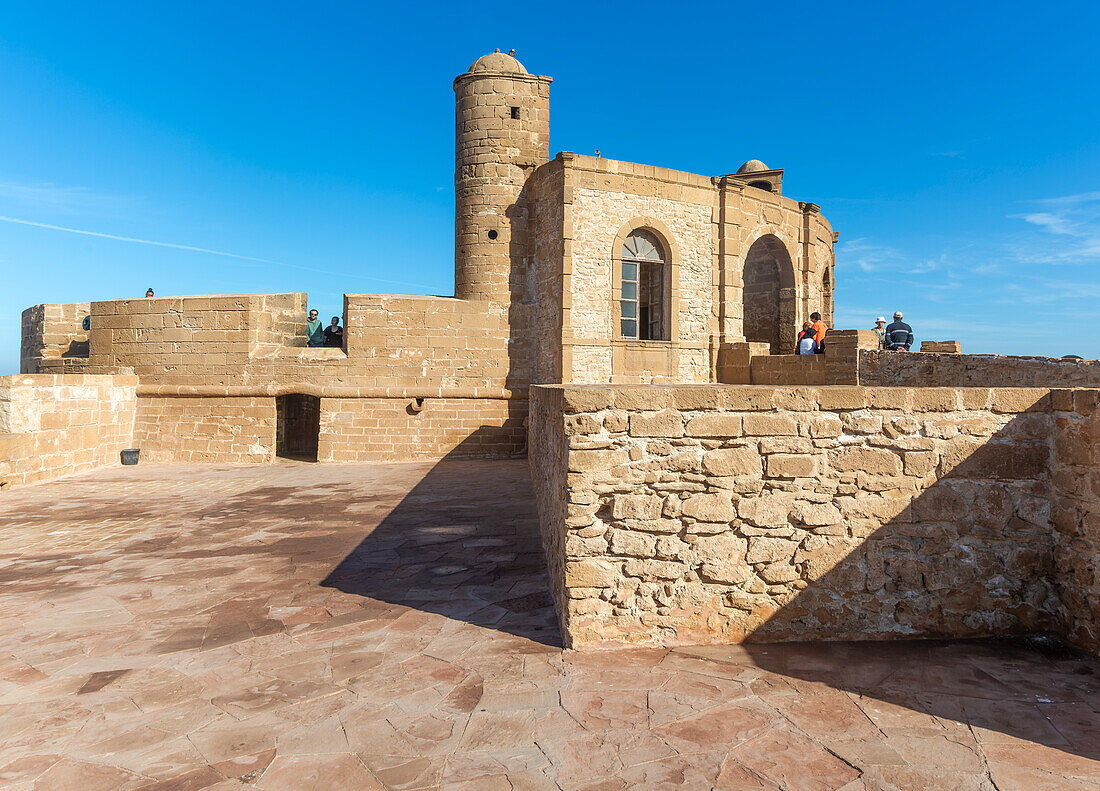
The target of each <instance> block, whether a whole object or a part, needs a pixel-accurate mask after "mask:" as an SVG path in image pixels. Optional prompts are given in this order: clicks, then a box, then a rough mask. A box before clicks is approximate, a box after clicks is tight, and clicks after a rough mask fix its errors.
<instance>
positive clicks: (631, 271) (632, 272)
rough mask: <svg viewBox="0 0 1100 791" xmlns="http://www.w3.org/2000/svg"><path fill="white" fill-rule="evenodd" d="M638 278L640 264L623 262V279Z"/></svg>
mask: <svg viewBox="0 0 1100 791" xmlns="http://www.w3.org/2000/svg"><path fill="white" fill-rule="evenodd" d="M637 279H638V265H637V264H628V263H627V262H626V261H624V262H623V280H637Z"/></svg>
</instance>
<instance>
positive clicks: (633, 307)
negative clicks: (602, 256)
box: [619, 230, 665, 340]
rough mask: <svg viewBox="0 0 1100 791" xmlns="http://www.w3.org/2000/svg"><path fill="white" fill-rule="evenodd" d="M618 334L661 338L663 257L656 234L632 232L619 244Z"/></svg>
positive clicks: (662, 334) (627, 336)
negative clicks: (619, 292) (620, 286)
mask: <svg viewBox="0 0 1100 791" xmlns="http://www.w3.org/2000/svg"><path fill="white" fill-rule="evenodd" d="M622 267H623V268H622V293H621V294H620V300H619V305H620V308H621V323H620V327H619V331H620V334H621V335H622V337H624V338H635V339H637V340H663V339H664V302H665V296H664V295H665V289H664V275H665V259H664V255H663V254H662V252H661V246H660V242H658V241H657V237H655V236H654V235H653V234H651V233H649V232H648V231H642V230H638V231H634V232H633V233H631V234H630V236H628V237H627V238H626V241H625V242H624V243H623V263H622Z"/></svg>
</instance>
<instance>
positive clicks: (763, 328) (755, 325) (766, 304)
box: [741, 234, 796, 354]
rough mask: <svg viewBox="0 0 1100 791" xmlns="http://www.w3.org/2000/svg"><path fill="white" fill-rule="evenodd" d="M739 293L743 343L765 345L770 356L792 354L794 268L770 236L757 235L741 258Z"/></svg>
mask: <svg viewBox="0 0 1100 791" xmlns="http://www.w3.org/2000/svg"><path fill="white" fill-rule="evenodd" d="M743 281H744V286H743V289H742V292H741V300H742V309H743V311H742V314H741V315H742V317H743V322H744V323H743V328H744V333H745V340H747V341H752V342H756V343H766V344H768V345H769V346H770V348H771V353H772V354H783V353H786V352H790V351H792V349H793V347H794V339H795V335H796V332H795V327H794V321H795V315H794V266H793V265H792V264H791V257H790V255H789V254H788V253H787V248H786V246H785V245H784V244H783V242H781V241H780V240H779V238H778V237H777V236H775V235H773V234H767V235H765V236H761V237H760V238H759V239H757V240H756V241H755V242H753V244H752V247H750V248H749V252H748V253H747V254H746V256H745V270H744V277H743Z"/></svg>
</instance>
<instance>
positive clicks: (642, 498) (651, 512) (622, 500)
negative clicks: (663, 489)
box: [611, 494, 664, 519]
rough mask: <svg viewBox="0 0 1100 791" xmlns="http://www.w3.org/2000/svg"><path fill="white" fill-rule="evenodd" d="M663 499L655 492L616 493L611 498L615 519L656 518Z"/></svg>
mask: <svg viewBox="0 0 1100 791" xmlns="http://www.w3.org/2000/svg"><path fill="white" fill-rule="evenodd" d="M663 504H664V500H663V499H662V498H661V497H658V496H657V495H655V494H616V495H614V496H613V497H612V500H611V515H612V516H613V517H614V518H615V519H656V518H657V517H658V516H660V515H661V507H662V505H663Z"/></svg>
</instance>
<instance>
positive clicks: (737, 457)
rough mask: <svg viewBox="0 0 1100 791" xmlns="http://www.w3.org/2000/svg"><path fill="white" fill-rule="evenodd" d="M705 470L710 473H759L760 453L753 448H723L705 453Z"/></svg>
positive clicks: (721, 474) (725, 474) (722, 474)
mask: <svg viewBox="0 0 1100 791" xmlns="http://www.w3.org/2000/svg"><path fill="white" fill-rule="evenodd" d="M703 470H704V471H706V472H707V473H708V474H710V475H719V476H727V475H759V474H760V454H759V453H757V452H756V450H755V449H753V448H722V449H720V450H712V451H708V452H707V453H704V454H703Z"/></svg>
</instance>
